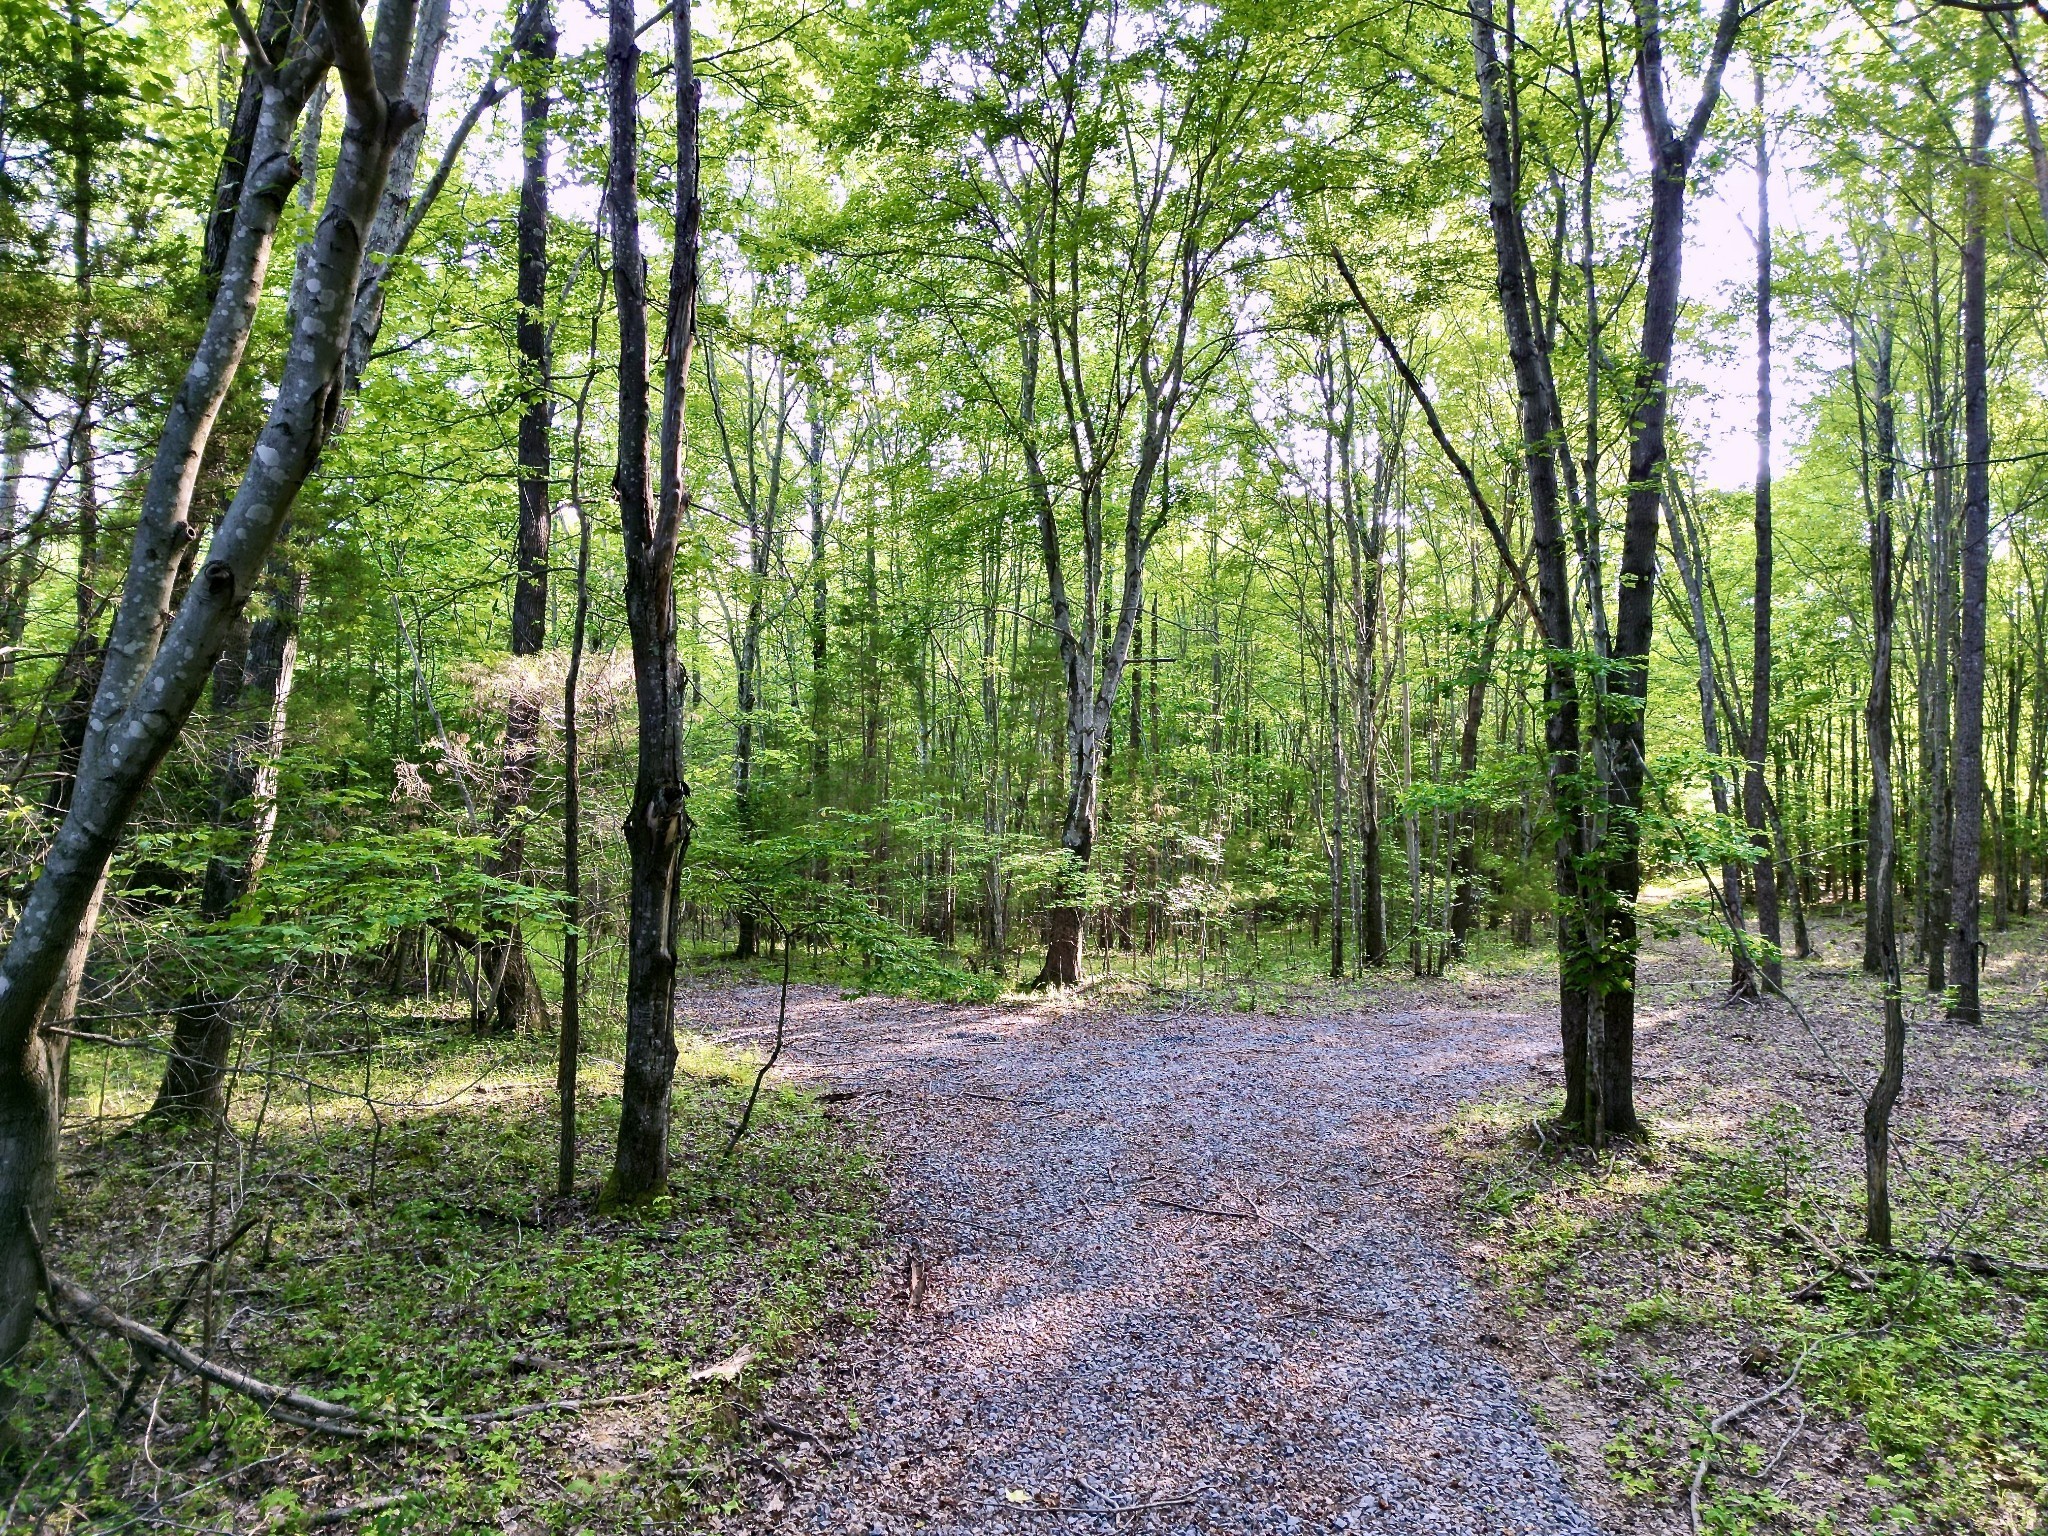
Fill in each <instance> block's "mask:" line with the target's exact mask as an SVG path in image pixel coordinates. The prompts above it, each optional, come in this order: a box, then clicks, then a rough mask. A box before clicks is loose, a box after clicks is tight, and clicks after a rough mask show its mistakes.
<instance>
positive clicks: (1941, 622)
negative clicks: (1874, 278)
mask: <svg viewBox="0 0 2048 1536" xmlns="http://www.w3.org/2000/svg"><path fill="white" fill-rule="evenodd" d="M1940 238H1941V237H1940V236H1938V235H1930V247H1929V249H1930V255H1933V254H1934V253H1935V252H1936V251H1938V249H1939V247H1938V244H1936V243H1935V242H1937V241H1938V240H1939V239H1940ZM1932 265H1933V264H1932V262H1930V267H1932ZM1929 290H1930V292H1929V298H1930V301H1931V302H1930V303H1929V306H1928V310H1929V323H1928V329H1927V339H1928V343H1929V345H1928V347H1927V357H1926V369H1927V407H1926V415H1927V429H1926V430H1927V439H1928V455H1927V457H1928V474H1929V479H1930V480H1931V482H1932V484H1931V487H1930V489H1931V495H1930V497H1929V507H1928V515H1927V516H1926V517H1924V518H1922V519H1921V521H1922V523H1923V524H1924V526H1925V529H1926V548H1927V558H1926V572H1927V574H1926V578H1925V588H1926V607H1927V613H1926V621H1925V624H1924V626H1923V627H1924V629H1925V632H1926V640H1925V642H1924V644H1923V647H1922V651H1921V658H1920V660H1921V674H1920V687H1919V689H1918V693H1919V697H1920V701H1921V729H1920V753H1921V759H1922V772H1921V802H1922V810H1921V823H1920V825H1921V831H1920V840H1921V845H1922V848H1923V849H1924V854H1923V857H1922V859H1921V866H1920V879H1919V890H1920V921H1919V923H1918V925H1917V932H1916V938H1917V942H1918V948H1919V951H1920V959H1921V962H1922V963H1923V964H1924V965H1925V967H1926V977H1927V990H1928V991H1929V992H1934V993H1940V992H1941V991H1943V990H1944V989H1945V988H1946V987H1947V985H1948V965H1947V962H1948V924H1949V918H1950V889H1951V886H1950V882H1951V880H1952V879H1953V877H1954V867H1953V864H1952V862H1951V861H1952V859H1953V856H1954V855H1953V851H1952V850H1953V844H1952V843H1951V841H1950V839H1951V835H1952V833H1953V830H1954V827H1955V800H1954V783H1953V780H1952V777H1951V772H1950V769H1951V758H1950V748H1951V745H1952V737H1951V728H1952V721H1951V715H1952V707H1953V698H1954V695H1953V693H1952V691H1951V674H1950V662H1951V644H1952V640H1953V636H1954V617H1955V601H1954V585H1953V584H1954V581H1955V546H1954V538H1955V529H1954V523H1955V509H1954V484H1955V473H1954V463H1953V454H1952V452H1951V448H1952V446H1953V442H1952V439H1953V433H1952V430H1951V414H1952V410H1953V406H1952V402H1951V400H1950V398H1949V391H1948V386H1947V375H1946V372H1945V363H1944V361H1943V356H1942V339H1943V334H1944V322H1943V319H1942V315H1941V292H1940V273H1939V271H1938V270H1935V271H1934V272H1933V274H1932V277H1931V279H1930V282H1929Z"/></svg>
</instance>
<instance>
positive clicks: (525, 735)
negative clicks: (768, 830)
mask: <svg viewBox="0 0 2048 1536" xmlns="http://www.w3.org/2000/svg"><path fill="white" fill-rule="evenodd" d="M555 44H556V32H555V24H554V18H553V16H552V14H551V8H550V5H549V0H532V4H531V8H530V9H529V11H528V13H527V14H526V15H525V16H523V17H522V18H521V19H520V38H519V51H520V52H521V53H522V54H524V55H525V57H526V69H525V71H524V73H523V74H522V76H521V78H520V84H519V123H520V146H521V174H520V179H519V226H518V241H519V295H518V302H519V320H518V326H517V341H518V345H519V394H520V410H519V471H518V486H519V548H518V576H517V580H516V582H515V584H514V586H513V591H512V655H513V656H514V657H515V658H518V657H522V656H537V655H539V654H540V649H541V644H542V642H543V640H544V639H545V638H546V632H547V616H548V540H549V535H550V533H551V532H552V530H553V526H554V516H553V514H554V508H553V494H552V486H551V482H550V470H551V467H552V466H551V462H550V461H551V458H552V453H551V448H552V444H551V442H550V432H551V428H552V425H553V421H554V404H553V400H552V398H551V393H552V390H553V378H552V375H553V367H554V359H553V357H552V356H551V348H550V346H549V339H548V324H547V302H548V92H549V89H550V81H549V78H548V77H549V74H550V73H551V70H552V66H553V62H554V58H555ZM539 752H540V695H539V693H538V692H537V691H536V690H535V689H534V688H533V687H531V686H530V685H529V684H528V682H527V680H526V678H525V677H524V675H523V674H522V673H521V672H520V671H519V668H518V664H517V661H516V660H515V662H514V665H513V671H512V685H511V702H510V704H509V706H508V708H507V711H506V716H505V756H504V759H503V761H502V762H501V764H500V766H499V770H498V789H497V794H496V796H495V797H494V799H493V802H492V806H491V830H492V835H493V836H494V838H495V839H496V842H497V851H496V852H495V854H493V856H492V857H491V858H490V860H488V861H487V871H488V873H490V874H493V875H495V876H497V877H498V878H499V879H501V880H507V881H517V880H518V879H519V878H520V877H521V876H522V874H523V873H524V872H525V867H526V805H527V801H528V800H529V799H530V798H531V797H532V794H533V771H534V763H535V760H536V759H537V758H538V756H539ZM478 959H479V968H480V970H481V973H482V975H483V977H484V978H485V982H486V985H487V987H488V988H489V992H488V997H487V999H486V1006H487V1007H489V1008H490V1009H491V1010H492V1012H493V1013H494V1014H495V1018H494V1019H492V1020H489V1021H487V1020H485V1019H479V1020H477V1022H478V1023H479V1024H483V1023H486V1022H492V1023H495V1025H496V1028H497V1029H498V1030H499V1031H500V1032H501V1033H506V1034H509V1033H511V1032H513V1031H515V1030H517V1029H519V1028H521V1027H523V1026H524V1025H526V1024H527V1023H529V1022H531V1021H532V1020H534V1019H535V1018H536V1017H539V1016H541V1015H543V1014H545V1012H546V1005H545V1004H544V1003H543V1002H542V1000H541V991H540V983H539V981H538V980H537V979H536V978H535V977H534V974H533V967H532V965H531V963H530V962H529V961H528V959H527V956H526V944H525V941H524V939H523V937H522V936H521V934H520V931H519V925H518V923H517V922H503V921H499V920H493V921H492V922H491V923H489V924H488V925H487V927H486V931H485V935H484V942H483V944H482V945H481V946H480V949H479V952H478Z"/></svg>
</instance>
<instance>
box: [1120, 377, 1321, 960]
mask: <svg viewBox="0 0 2048 1536" xmlns="http://www.w3.org/2000/svg"><path fill="white" fill-rule="evenodd" d="M1320 361H1321V363H1322V365H1323V370H1322V371H1323V384H1324V406H1325V413H1326V417H1327V429H1326V435H1325V437H1324V439H1323V526H1322V545H1323V547H1322V557H1323V558H1322V588H1323V700H1324V703H1325V704H1326V705H1327V708H1328V727H1329V732H1330V822H1329V826H1330V834H1329V836H1330V841H1329V856H1330V979H1331V980H1332V981H1342V980H1343V979H1344V975H1345V971H1344V930H1345V928H1346V926H1347V924H1346V923H1345V920H1344V915H1345V914H1344V884H1345V861H1344V822H1345V820H1346V818H1347V817H1348V816H1349V814H1350V808H1349V804H1348V801H1349V797H1350V782H1349V780H1350V764H1349V763H1348V762H1347V761H1346V759H1345V752H1344V737H1345V734H1346V725H1345V719H1344V682H1343V678H1344V664H1343V661H1342V654H1343V653H1342V650H1341V649H1340V647H1339V646H1338V643H1337V505H1336V487H1335V485H1334V484H1333V483H1332V479H1333V477H1332V473H1331V470H1332V465H1331V460H1332V457H1333V455H1334V449H1335V439H1336V436H1337V431H1338V424H1337V419H1336V418H1337V408H1336V381H1335V377H1334V373H1335V367H1336V364H1335V360H1334V359H1333V358H1332V357H1331V356H1330V355H1329V353H1328V351H1327V349H1326V350H1325V353H1324V356H1323V357H1322V358H1321V360H1320ZM1137 718H1138V717H1137V701H1136V699H1135V697H1134V698H1133V700H1132V714H1131V726H1132V730H1131V734H1132V735H1133V736H1134V737H1135V736H1136V734H1137Z"/></svg>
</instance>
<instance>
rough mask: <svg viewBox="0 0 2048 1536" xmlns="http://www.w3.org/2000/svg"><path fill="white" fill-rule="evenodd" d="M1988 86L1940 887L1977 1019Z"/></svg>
mask: <svg viewBox="0 0 2048 1536" xmlns="http://www.w3.org/2000/svg"><path fill="white" fill-rule="evenodd" d="M1990 146H1991V88H1990V86H1989V84H1988V83H1987V82H1986V81H1985V80H1984V79H1983V78H1982V77H1981V75H1980V78H1979V79H1978V82H1977V88H1976V92H1975V110H1974V112H1973V114H1972V128H1971V133H1970V165H1969V169H1968V171H1967V172H1966V175H1967V178H1968V179H1967V180H1966V181H1965V182H1964V185H1963V303H1962V331H1963V335H1962V345H1963V548H1962V624H1961V633H1960V635H1959V636H1958V642H1957V649H1956V747H1955V763H1956V772H1955V837H1954V844H1953V856H1954V860H1955V862H1954V866H1953V874H1952V876H1951V878H1950V881H1949V891H1950V900H1951V902H1952V903H1953V905H1952V906H1951V908H1950V913H1949V917H1950V938H1949V964H1948V970H1949V976H1948V980H1949V986H1950V988H1951V989H1952V990H1951V992H1950V995H1949V1006H1948V1016H1949V1019H1950V1020H1951V1021H1952V1022H1955V1023H1961V1024H1975V1023H1978V1022H1980V1021H1981V1019H1982V1017H1983V1008H1982V1004H1981V1002H1980V1000H1979V997H1978V971H1979V964H1978V962H1979V931H1978V929H1979V921H1980V918H1981V916H1982V913H1981V907H1982V890H1981V886H1982V880H1983V868H1982V863H1983V836H1984V643H1985V605H1986V586H1987V581H1988V575H1989V570H1990V563H1991V408H1990V398H1989V393H1988V389H1987V385H1986V378H1985V375H1986V371H1987V365H1986V360H1985V297H1984V224H1985V204H1986V199H1987V198H1988V196H1989V188H1988V187H1987V186H1986V185H1985V182H1986V178H1987V175H1988V171H1987V166H1988V164H1989V160H1990Z"/></svg>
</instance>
